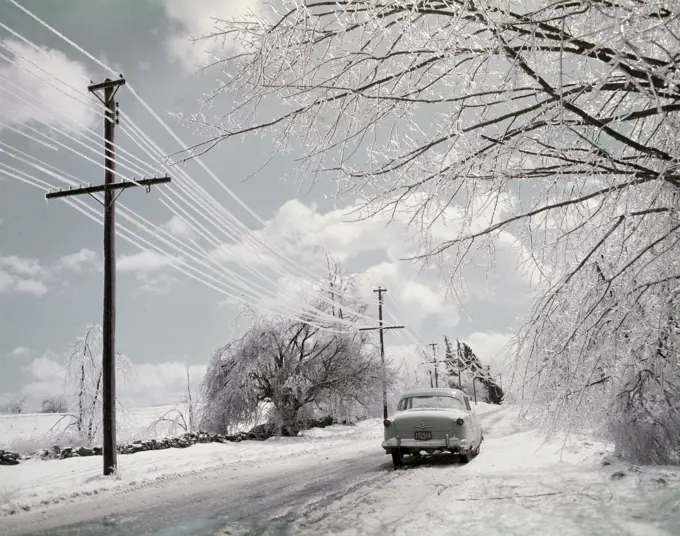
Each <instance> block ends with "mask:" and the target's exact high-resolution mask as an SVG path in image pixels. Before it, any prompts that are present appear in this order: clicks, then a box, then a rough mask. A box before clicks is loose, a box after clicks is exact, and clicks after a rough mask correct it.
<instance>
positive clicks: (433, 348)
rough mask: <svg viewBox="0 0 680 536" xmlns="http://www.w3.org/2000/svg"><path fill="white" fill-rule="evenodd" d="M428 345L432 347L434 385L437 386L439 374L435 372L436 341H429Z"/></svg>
mask: <svg viewBox="0 0 680 536" xmlns="http://www.w3.org/2000/svg"><path fill="white" fill-rule="evenodd" d="M429 346H431V347H432V365H434V386H435V387H439V375H438V374H437V343H436V342H431V343H430V344H429Z"/></svg>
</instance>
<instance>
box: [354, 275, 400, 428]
mask: <svg viewBox="0 0 680 536" xmlns="http://www.w3.org/2000/svg"><path fill="white" fill-rule="evenodd" d="M373 292H377V293H378V327H376V328H359V331H372V330H376V329H377V330H380V361H381V363H382V400H383V419H387V369H386V367H385V340H384V338H383V331H384V330H386V329H403V328H404V326H387V327H385V326H383V314H382V313H383V297H382V295H383V292H387V289H386V288H382V287H381V286H379V285H378V288H377V289H376V290H374V291H373Z"/></svg>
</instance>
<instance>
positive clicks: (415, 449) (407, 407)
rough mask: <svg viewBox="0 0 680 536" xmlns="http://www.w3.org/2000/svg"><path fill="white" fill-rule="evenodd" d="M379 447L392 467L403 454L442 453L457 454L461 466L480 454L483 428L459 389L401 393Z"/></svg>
mask: <svg viewBox="0 0 680 536" xmlns="http://www.w3.org/2000/svg"><path fill="white" fill-rule="evenodd" d="M383 424H384V425H385V440H384V441H383V443H382V447H383V448H384V449H385V452H386V453H387V454H391V455H392V461H393V463H394V468H395V469H396V468H397V467H399V466H400V465H402V464H403V463H404V455H406V454H420V452H421V451H425V452H427V453H429V454H431V453H433V452H436V451H441V452H450V453H452V454H457V455H459V457H460V460H461V461H462V462H463V463H467V462H468V461H469V460H470V458H471V457H472V456H475V455H477V454H479V448H480V446H481V444H482V441H483V440H484V435H483V433H482V425H481V423H480V421H479V418H478V417H477V415H476V414H475V411H474V409H472V406H471V405H470V398H469V397H468V395H466V394H465V393H464V392H463V391H460V390H458V389H441V388H438V389H434V388H433V389H418V390H415V391H408V392H406V393H404V394H403V395H402V396H401V398H400V400H399V404H398V405H397V411H396V413H395V414H394V416H393V417H392V418H391V419H386V420H385V421H384V423H383Z"/></svg>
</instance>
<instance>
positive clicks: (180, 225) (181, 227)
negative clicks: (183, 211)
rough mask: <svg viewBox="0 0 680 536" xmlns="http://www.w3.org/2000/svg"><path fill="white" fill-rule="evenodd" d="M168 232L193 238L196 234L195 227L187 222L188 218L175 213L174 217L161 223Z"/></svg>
mask: <svg viewBox="0 0 680 536" xmlns="http://www.w3.org/2000/svg"><path fill="white" fill-rule="evenodd" d="M161 227H162V228H163V229H165V230H166V231H167V232H168V233H170V234H171V235H173V236H175V237H176V238H180V239H186V238H192V237H193V236H194V235H195V232H194V229H193V228H192V227H191V226H190V225H189V224H188V223H187V222H186V220H184V219H182V218H180V217H179V216H177V214H173V216H172V218H170V220H168V221H167V222H166V223H164V224H163V225H161Z"/></svg>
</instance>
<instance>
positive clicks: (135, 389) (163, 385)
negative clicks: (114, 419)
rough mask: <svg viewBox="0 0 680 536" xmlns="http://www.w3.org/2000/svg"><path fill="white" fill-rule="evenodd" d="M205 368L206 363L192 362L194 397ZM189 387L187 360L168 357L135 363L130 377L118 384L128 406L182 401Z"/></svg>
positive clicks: (119, 393) (191, 376)
mask: <svg viewBox="0 0 680 536" xmlns="http://www.w3.org/2000/svg"><path fill="white" fill-rule="evenodd" d="M205 371H206V365H190V366H189V376H190V378H191V384H192V391H193V396H194V398H195V397H196V396H197V393H198V389H199V387H200V383H201V381H202V380H203V376H204V375H205ZM186 390H187V370H186V366H185V364H184V363H181V362H178V361H167V362H163V363H140V364H136V365H135V364H133V369H132V373H131V375H130V377H129V378H128V379H127V380H126V381H124V382H120V384H119V388H118V395H119V397H120V398H121V399H123V400H125V401H126V403H127V404H128V405H129V406H143V405H151V404H169V403H174V402H179V401H180V399H181V398H182V396H183V395H184V394H185V393H186Z"/></svg>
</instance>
